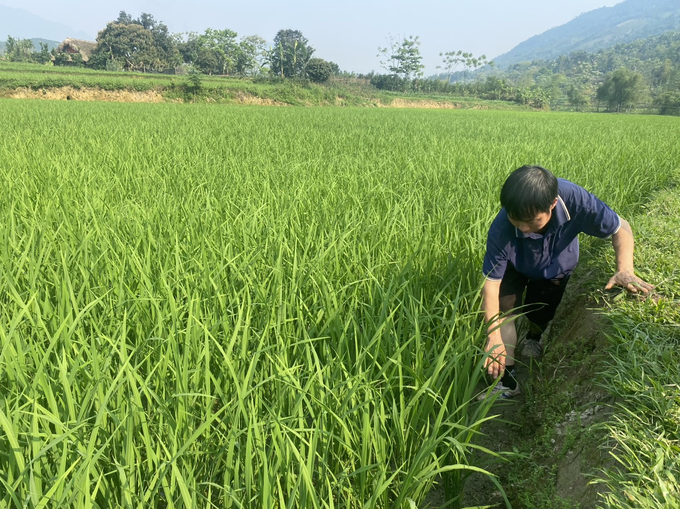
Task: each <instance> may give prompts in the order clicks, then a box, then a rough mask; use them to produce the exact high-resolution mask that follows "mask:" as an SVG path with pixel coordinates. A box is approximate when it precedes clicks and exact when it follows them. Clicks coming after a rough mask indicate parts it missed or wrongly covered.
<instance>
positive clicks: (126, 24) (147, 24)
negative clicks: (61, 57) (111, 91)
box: [91, 11, 181, 70]
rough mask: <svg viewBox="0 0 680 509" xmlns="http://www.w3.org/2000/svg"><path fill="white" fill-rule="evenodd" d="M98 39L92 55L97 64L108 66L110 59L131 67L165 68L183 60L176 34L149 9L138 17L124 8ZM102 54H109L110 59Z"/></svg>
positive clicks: (124, 66) (93, 62)
mask: <svg viewBox="0 0 680 509" xmlns="http://www.w3.org/2000/svg"><path fill="white" fill-rule="evenodd" d="M102 42H103V44H101V43H102ZM97 43H98V44H97V47H96V48H95V50H94V53H93V57H94V58H93V59H91V60H92V64H91V66H92V67H96V68H105V67H106V66H107V64H106V62H107V61H116V62H117V63H119V64H120V65H121V66H122V67H123V68H125V69H128V70H132V69H142V70H146V69H147V68H152V69H165V68H168V67H174V66H176V65H178V64H179V63H180V62H181V57H180V54H179V51H178V49H177V39H176V37H175V36H173V35H171V34H170V32H169V30H168V27H167V26H166V25H165V24H163V23H161V22H158V21H156V19H155V18H154V17H153V16H152V15H151V14H149V13H146V12H143V13H142V14H141V16H140V17H139V18H137V19H134V18H133V17H132V16H131V15H130V14H128V13H127V12H125V11H120V13H119V14H118V18H117V19H116V20H115V21H113V22H111V23H109V24H108V25H106V28H105V29H104V30H103V31H102V32H100V33H99V36H98V37H97ZM101 54H105V55H106V56H107V57H106V60H103V58H102V57H101V56H100V55H101Z"/></svg>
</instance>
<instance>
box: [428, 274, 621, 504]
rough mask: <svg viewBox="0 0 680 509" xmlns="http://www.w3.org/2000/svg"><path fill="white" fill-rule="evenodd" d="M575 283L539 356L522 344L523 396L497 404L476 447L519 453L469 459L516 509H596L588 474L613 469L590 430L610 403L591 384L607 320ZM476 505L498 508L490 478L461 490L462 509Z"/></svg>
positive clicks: (439, 496)
mask: <svg viewBox="0 0 680 509" xmlns="http://www.w3.org/2000/svg"><path fill="white" fill-rule="evenodd" d="M583 277H585V276H581V278H583ZM578 279H579V278H578V276H577V275H575V277H574V278H572V282H570V286H569V287H568V290H567V293H566V295H565V298H564V301H563V303H562V305H561V306H560V308H559V310H558V314H557V316H556V317H555V320H554V321H553V324H552V325H551V327H550V329H549V330H548V331H547V332H546V335H545V337H544V340H543V341H544V343H545V355H544V358H543V359H541V360H540V361H536V360H532V359H529V358H527V357H524V356H522V355H521V350H522V348H521V343H520V345H519V348H518V356H517V365H518V366H520V369H519V370H518V381H519V384H520V387H521V388H522V394H521V395H519V396H518V397H517V398H514V399H513V400H511V401H502V402H501V401H499V402H498V403H496V405H495V406H494V409H493V413H494V414H497V415H498V418H496V419H493V420H492V421H490V422H489V423H487V424H486V425H485V426H484V427H483V428H482V433H483V436H482V439H481V440H480V442H479V445H481V446H483V447H485V448H488V449H490V450H492V451H495V452H507V451H515V452H516V453H518V456H517V458H516V459H514V460H512V461H501V460H489V458H487V457H484V456H483V455H478V456H477V458H476V459H475V460H474V464H475V465H476V466H479V467H482V468H484V469H486V470H488V471H490V472H493V473H494V474H495V475H496V476H497V477H498V480H499V481H500V483H501V485H502V486H503V489H504V490H505V491H506V494H507V496H508V498H509V499H510V502H511V506H512V507H513V508H516V509H519V508H534V509H541V508H545V509H554V508H564V509H566V508H578V507H580V508H584V509H585V508H591V507H595V505H596V500H597V498H598V492H599V491H600V487H599V486H597V485H593V484H590V481H591V480H592V475H593V474H597V471H598V469H599V468H602V467H606V466H610V465H611V460H610V459H609V455H608V454H607V451H605V450H603V449H602V447H601V440H600V439H601V436H602V431H601V430H599V429H598V428H597V427H594V426H593V425H594V424H596V423H598V422H601V421H602V420H603V419H604V417H606V416H607V415H609V414H610V412H611V410H610V408H611V404H612V403H613V402H612V401H611V399H610V398H609V396H608V395H607V394H606V393H605V392H604V391H603V390H602V389H601V388H599V387H598V386H597V383H596V378H597V376H596V375H597V372H598V369H599V368H598V366H599V365H600V363H601V361H602V359H603V356H604V350H603V348H602V347H603V345H604V343H605V341H606V338H605V336H604V333H603V324H604V318H603V317H601V316H600V315H598V313H597V309H592V308H591V307H590V306H589V303H588V302H587V301H586V298H585V297H584V294H585V292H584V291H583V289H582V288H581V285H580V284H579V281H578ZM521 336H522V328H521V326H520V337H521ZM428 504H429V505H428ZM426 506H427V507H431V508H433V509H434V508H438V507H445V500H444V499H443V490H435V491H434V492H433V493H431V494H430V497H428V499H427V501H426V505H424V507H426ZM477 506H490V507H499V508H500V507H505V503H504V501H503V498H502V496H501V493H500V492H499V490H498V489H497V488H496V486H495V485H494V484H493V483H492V482H491V480H490V479H489V478H488V477H486V476H484V475H481V474H472V475H470V477H469V478H468V479H467V481H466V484H465V491H464V495H463V507H477Z"/></svg>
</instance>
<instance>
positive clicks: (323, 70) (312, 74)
mask: <svg viewBox="0 0 680 509" xmlns="http://www.w3.org/2000/svg"><path fill="white" fill-rule="evenodd" d="M306 72H307V77H308V78H309V79H310V80H312V81H313V82H314V83H325V82H327V81H328V80H329V78H330V77H331V76H332V75H333V64H332V63H331V62H327V61H326V60H324V59H322V58H311V59H310V60H309V62H308V63H307V67H306Z"/></svg>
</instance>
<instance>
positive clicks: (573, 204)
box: [482, 179, 621, 281]
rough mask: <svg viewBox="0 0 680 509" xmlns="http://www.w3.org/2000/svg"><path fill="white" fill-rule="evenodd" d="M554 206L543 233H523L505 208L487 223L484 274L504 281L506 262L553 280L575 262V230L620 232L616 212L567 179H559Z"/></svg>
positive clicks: (594, 233) (596, 234)
mask: <svg viewBox="0 0 680 509" xmlns="http://www.w3.org/2000/svg"><path fill="white" fill-rule="evenodd" d="M557 181H558V191H557V205H556V206H555V208H553V210H552V216H551V218H550V221H549V222H548V224H547V229H546V230H545V232H544V233H522V232H521V231H520V230H519V229H518V228H515V227H514V226H513V225H512V223H511V222H510V220H509V219H508V214H507V213H506V211H505V209H504V208H503V209H501V211H500V212H499V213H498V215H497V216H496V219H494V221H493V223H491V228H489V235H488V237H487V241H486V255H485V256H484V265H483V268H482V270H483V272H484V276H485V277H486V278H487V279H490V280H492V281H500V280H501V279H503V274H505V269H506V268H507V266H508V264H510V265H512V266H513V267H514V268H515V269H516V270H517V271H518V272H520V273H521V274H524V275H525V276H527V277H528V278H530V279H533V280H536V279H557V278H561V277H564V276H565V275H568V274H571V272H572V271H573V270H574V267H576V263H577V262H578V234H579V233H586V234H587V235H592V236H594V237H600V238H609V237H611V236H612V235H614V234H615V233H616V232H618V231H619V228H620V227H621V220H620V219H619V216H618V215H617V214H616V212H614V211H613V210H612V209H610V208H609V207H608V206H607V205H606V204H605V203H604V202H602V201H601V200H599V199H598V198H597V197H596V196H594V195H593V194H591V193H589V192H588V191H586V190H585V189H583V188H582V187H580V186H577V185H576V184H574V183H572V182H569V181H568V180H564V179H558V180H557Z"/></svg>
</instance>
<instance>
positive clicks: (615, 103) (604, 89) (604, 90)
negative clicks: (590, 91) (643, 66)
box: [597, 67, 645, 111]
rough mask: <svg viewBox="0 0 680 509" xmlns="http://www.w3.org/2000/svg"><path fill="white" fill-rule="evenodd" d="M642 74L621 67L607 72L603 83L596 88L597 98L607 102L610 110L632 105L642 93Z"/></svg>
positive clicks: (619, 109) (643, 84)
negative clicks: (609, 72)
mask: <svg viewBox="0 0 680 509" xmlns="http://www.w3.org/2000/svg"><path fill="white" fill-rule="evenodd" d="M644 81H645V80H644V78H643V76H642V75H641V74H640V73H639V72H635V71H631V70H630V69H628V68H626V67H621V68H620V69H617V70H616V71H614V72H613V73H611V74H609V75H608V76H607V78H606V79H605V81H604V83H603V84H602V85H601V86H600V87H599V88H598V89H597V100H598V101H603V102H605V103H607V108H608V109H609V110H610V111H613V110H616V111H621V109H622V108H624V107H626V106H628V107H630V106H632V105H633V104H634V103H635V102H637V101H639V100H640V99H641V97H642V96H643V94H644V86H645V82H644Z"/></svg>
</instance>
